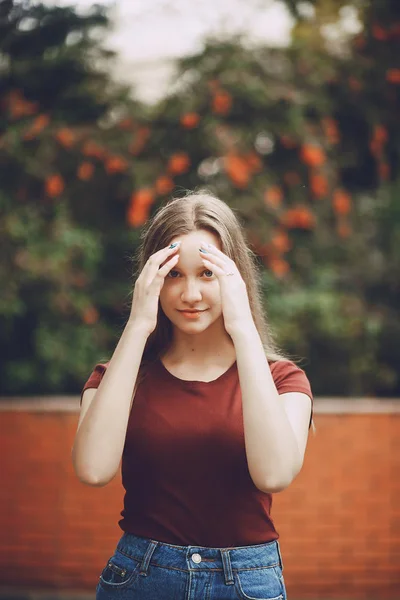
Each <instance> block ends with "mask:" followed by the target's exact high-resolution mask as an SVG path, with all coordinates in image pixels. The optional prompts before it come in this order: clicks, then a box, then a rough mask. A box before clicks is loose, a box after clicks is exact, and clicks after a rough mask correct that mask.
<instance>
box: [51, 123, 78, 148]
mask: <svg viewBox="0 0 400 600" xmlns="http://www.w3.org/2000/svg"><path fill="white" fill-rule="evenodd" d="M56 139H57V140H58V141H59V142H60V144H62V145H63V146H65V148H71V146H72V145H73V143H74V141H75V135H74V133H73V132H72V131H71V129H68V128H67V127H63V128H62V129H59V130H58V131H57V133H56Z"/></svg>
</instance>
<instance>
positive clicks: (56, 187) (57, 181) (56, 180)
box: [45, 174, 65, 198]
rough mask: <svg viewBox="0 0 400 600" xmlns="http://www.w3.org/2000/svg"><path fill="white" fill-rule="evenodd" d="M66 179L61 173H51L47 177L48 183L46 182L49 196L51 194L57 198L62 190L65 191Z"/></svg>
mask: <svg viewBox="0 0 400 600" xmlns="http://www.w3.org/2000/svg"><path fill="white" fill-rule="evenodd" d="M64 187H65V185H64V180H63V178H62V177H61V175H58V174H55V175H50V177H48V178H47V179H46V184H45V188H46V193H47V195H48V196H51V197H52V198H55V197H56V196H59V195H60V194H62V192H63V191H64Z"/></svg>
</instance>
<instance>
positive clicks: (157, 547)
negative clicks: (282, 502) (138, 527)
mask: <svg viewBox="0 0 400 600" xmlns="http://www.w3.org/2000/svg"><path fill="white" fill-rule="evenodd" d="M282 570H283V563H282V557H281V552H280V547H279V542H278V540H276V541H273V542H267V543H265V544H257V545H253V546H237V547H232V548H208V547H204V546H175V545H173V544H166V543H164V542H158V541H156V540H152V539H148V538H143V537H139V536H136V535H132V534H131V533H126V532H125V533H124V534H123V535H122V537H121V538H120V540H119V542H118V544H117V547H116V549H115V552H114V554H113V555H112V556H111V557H110V558H109V560H108V561H107V563H106V565H105V567H104V569H103V571H102V573H101V575H100V578H99V583H98V585H97V588H96V600H139V599H140V600H286V589H285V583H284V580H283V575H282Z"/></svg>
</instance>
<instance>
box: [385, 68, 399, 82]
mask: <svg viewBox="0 0 400 600" xmlns="http://www.w3.org/2000/svg"><path fill="white" fill-rule="evenodd" d="M386 79H387V81H389V82H390V83H400V69H388V70H387V71H386Z"/></svg>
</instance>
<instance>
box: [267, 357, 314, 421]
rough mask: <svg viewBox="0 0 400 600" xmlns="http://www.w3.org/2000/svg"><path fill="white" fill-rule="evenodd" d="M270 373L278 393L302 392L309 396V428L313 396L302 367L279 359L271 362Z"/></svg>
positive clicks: (312, 409)
mask: <svg viewBox="0 0 400 600" xmlns="http://www.w3.org/2000/svg"><path fill="white" fill-rule="evenodd" d="M271 373H272V377H273V379H274V383H275V387H276V389H277V390H278V394H285V393H286V392H303V393H304V394H307V396H309V397H310V399H311V416H310V423H309V426H308V428H309V429H310V427H311V422H312V418H313V412H314V398H313V395H312V391H311V385H310V382H309V380H308V377H307V375H306V374H305V372H304V371H303V369H300V367H298V366H297V365H296V364H295V363H293V362H292V361H290V360H279V361H277V362H276V363H273V365H272V368H271Z"/></svg>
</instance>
